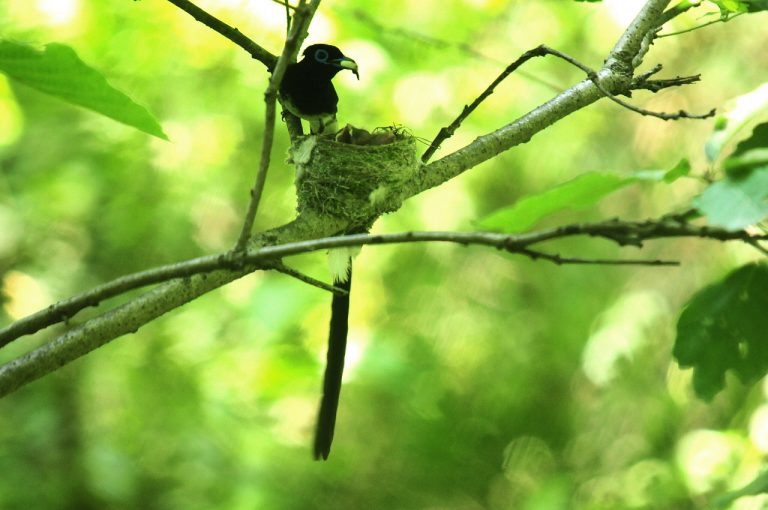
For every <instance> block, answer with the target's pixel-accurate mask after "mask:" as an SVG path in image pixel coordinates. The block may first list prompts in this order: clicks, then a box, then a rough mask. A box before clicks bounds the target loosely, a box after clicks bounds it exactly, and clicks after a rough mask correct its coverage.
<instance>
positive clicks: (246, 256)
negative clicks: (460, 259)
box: [0, 218, 768, 346]
mask: <svg viewBox="0 0 768 510" xmlns="http://www.w3.org/2000/svg"><path fill="white" fill-rule="evenodd" d="M583 235H586V236H591V237H599V238H603V239H608V240H611V241H613V242H615V243H617V244H618V245H620V246H628V245H631V246H641V245H642V243H643V241H647V240H651V239H660V238H675V237H699V238H704V239H714V240H719V241H742V242H745V243H748V244H750V245H754V243H757V242H759V241H768V234H759V235H755V234H750V233H749V232H746V231H743V230H739V231H730V230H725V229H721V228H717V227H709V226H695V225H690V224H688V223H685V222H682V221H677V220H675V219H668V218H662V219H661V220H648V221H642V222H625V221H618V220H611V221H606V222H599V223H584V224H574V225H566V226H562V227H558V228H555V229H548V230H541V231H536V232H529V233H525V234H501V233H498V232H430V231H425V232H401V233H395V234H377V235H371V234H353V235H346V236H334V237H325V238H321V239H312V240H308V241H299V242H293V243H286V244H282V245H276V246H265V247H262V248H258V249H255V250H249V251H246V252H243V253H241V254H240V258H239V259H238V260H237V262H238V264H235V263H234V262H233V260H232V258H231V257H230V253H223V254H218V255H208V256H205V257H199V258H195V259H190V260H187V261H184V262H178V263H175V264H170V265H167V266H160V267H157V268H153V269H150V270H147V271H141V272H139V273H134V274H132V275H127V276H124V277H121V278H118V279H117V280H114V281H112V282H109V283H106V284H104V285H100V286H99V287H96V288H94V289H92V290H90V291H88V292H85V293H83V294H81V295H79V296H75V297H72V298H70V299H67V300H65V301H61V302H59V303H57V304H55V305H52V306H50V307H48V308H46V309H44V310H41V311H39V312H37V313H35V314H33V315H30V316H28V317H25V318H23V319H20V320H18V321H16V322H14V323H13V324H11V325H9V326H7V327H6V328H5V329H3V330H0V346H4V345H7V344H8V343H10V342H12V341H13V340H15V339H16V338H19V337H21V336H23V335H27V334H31V333H34V332H36V331H39V330H41V329H43V328H46V327H48V326H50V325H53V324H56V323H59V322H62V321H64V320H66V319H67V318H69V317H72V316H73V315H74V314H76V313H77V312H79V311H80V310H82V309H84V308H87V307H89V306H95V305H97V304H98V303H100V302H101V301H103V300H105V299H108V298H111V297H114V296H117V295H119V294H123V293H125V292H128V291H130V290H133V289H137V288H139V287H143V286H146V285H150V284H154V283H160V282H164V281H168V280H172V279H177V278H183V277H189V276H192V275H195V274H200V273H210V272H212V271H217V270H225V271H226V270H229V271H234V272H237V273H244V272H245V273H247V272H250V271H254V270H257V269H264V268H266V267H274V265H275V261H276V260H280V259H282V258H283V257H287V256H290V255H298V254H301V253H308V252H313V251H318V250H327V249H329V248H341V247H353V246H362V245H378V244H400V243H414V242H448V243H457V244H462V245H471V244H475V245H481V246H490V247H493V248H497V249H500V250H504V251H507V252H509V253H519V254H522V255H528V254H527V253H526V250H531V248H530V247H531V246H533V245H535V244H539V243H543V242H547V241H551V240H555V239H562V238H566V237H573V236H583ZM538 256H539V257H541V255H538ZM635 262H637V261H635ZM635 262H628V263H635ZM637 263H641V262H637Z"/></svg>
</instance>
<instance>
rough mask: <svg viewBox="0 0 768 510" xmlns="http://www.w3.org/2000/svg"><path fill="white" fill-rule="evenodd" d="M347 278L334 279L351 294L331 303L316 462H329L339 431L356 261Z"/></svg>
mask: <svg viewBox="0 0 768 510" xmlns="http://www.w3.org/2000/svg"><path fill="white" fill-rule="evenodd" d="M347 264H348V265H347V274H346V275H343V276H346V278H343V276H342V277H339V278H334V282H333V283H334V285H336V286H337V287H339V288H341V289H344V290H346V291H347V294H346V295H344V296H342V295H339V294H334V295H333V301H332V302H331V327H330V331H329V333H328V357H327V362H326V365H325V377H324V379H323V397H322V400H321V401H320V412H319V413H318V416H317V428H316V429H315V459H316V460H320V459H321V458H322V459H323V460H326V459H327V458H328V454H329V453H330V452H331V442H332V441H333V431H334V428H335V427H336V411H337V409H338V407H339V394H340V393H341V376H342V374H343V372H344V355H345V353H346V350H347V330H348V325H347V321H348V319H349V291H350V289H351V287H352V260H351V259H348V263H347Z"/></svg>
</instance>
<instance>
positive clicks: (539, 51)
mask: <svg viewBox="0 0 768 510" xmlns="http://www.w3.org/2000/svg"><path fill="white" fill-rule="evenodd" d="M546 54H547V51H546V47H545V46H544V45H541V46H538V47H536V48H534V49H532V50H528V51H526V52H525V53H523V54H522V55H521V56H520V57H519V58H518V59H517V60H515V61H514V62H512V63H511V64H509V65H508V66H507V67H506V69H504V71H502V72H501V74H499V75H498V76H497V77H496V79H495V80H493V81H492V82H491V84H490V85H488V87H487V88H486V89H485V90H484V91H483V93H482V94H480V95H479V96H477V97H476V98H475V100H474V101H472V103H471V104H470V105H469V106H465V107H464V109H463V110H462V111H461V113H460V114H459V116H458V117H456V118H455V119H454V120H453V122H451V123H450V124H449V125H448V126H447V127H444V128H441V129H440V131H439V132H438V133H437V136H435V139H434V140H432V143H431V144H429V147H428V148H427V150H426V151H425V152H424V154H423V155H422V156H421V162H422V163H426V162H427V161H429V159H430V158H431V157H432V156H433V155H434V154H435V152H436V151H437V149H438V148H439V147H440V144H442V143H443V142H444V141H445V140H447V139H448V138H450V137H451V136H453V133H455V132H456V130H457V129H458V128H459V126H461V123H462V122H464V120H465V119H466V118H467V117H469V115H470V114H471V113H472V112H473V111H475V109H476V108H477V107H478V106H480V103H482V102H483V101H485V99H486V98H488V96H490V95H491V94H493V90H494V89H495V88H496V86H497V85H499V84H500V83H501V82H502V81H504V79H506V77H507V76H509V75H510V74H512V73H513V72H515V69H517V68H518V67H520V66H521V65H523V64H524V63H526V62H527V61H529V60H531V59H532V58H536V57H543V56H544V55H546Z"/></svg>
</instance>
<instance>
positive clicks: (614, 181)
mask: <svg viewBox="0 0 768 510" xmlns="http://www.w3.org/2000/svg"><path fill="white" fill-rule="evenodd" d="M667 173H668V172H658V171H647V172H638V173H636V174H634V175H631V176H621V175H617V174H612V173H605V172H589V173H585V174H582V175H579V176H578V177H576V178H574V179H571V180H570V181H568V182H565V183H563V184H561V185H559V186H556V187H554V188H550V189H548V190H546V191H544V192H542V193H539V194H536V195H530V196H527V197H525V198H523V199H521V200H519V201H518V202H517V203H515V204H514V205H511V206H509V207H505V208H503V209H499V210H497V211H494V212H493V213H491V214H489V215H488V216H486V217H484V218H482V219H480V220H478V222H477V223H478V225H479V226H480V227H481V228H484V229H487V230H496V231H499V232H520V231H523V230H526V229H528V228H530V227H531V226H532V225H533V224H534V223H536V222H537V221H539V220H540V219H541V218H543V217H545V216H547V215H549V214H552V213H555V212H558V211H561V210H564V209H575V210H578V209H584V208H587V207H589V206H592V205H594V204H595V203H597V202H598V201H599V200H600V199H602V198H603V197H604V196H606V195H608V194H609V193H612V192H614V191H616V190H618V189H621V188H623V187H625V186H628V185H629V184H633V183H635V182H637V181H641V180H651V181H660V180H662V179H664V176H665V175H666V174H667Z"/></svg>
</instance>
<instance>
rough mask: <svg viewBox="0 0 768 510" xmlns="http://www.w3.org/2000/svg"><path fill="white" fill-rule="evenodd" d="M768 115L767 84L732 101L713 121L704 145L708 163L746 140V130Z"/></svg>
mask: <svg viewBox="0 0 768 510" xmlns="http://www.w3.org/2000/svg"><path fill="white" fill-rule="evenodd" d="M766 113H768V83H764V84H763V85H761V86H760V87H758V88H756V89H755V90H753V91H751V92H748V93H746V94H744V95H741V96H739V97H737V98H735V99H733V101H732V104H731V105H729V106H728V108H727V110H726V111H725V113H724V114H723V115H720V116H719V117H718V118H717V119H716V120H715V129H714V131H713V132H712V135H711V136H710V137H709V140H707V143H706V144H705V145H704V153H705V154H706V156H707V159H708V160H709V161H715V160H717V159H719V158H720V157H722V156H723V155H724V153H725V151H726V149H729V148H730V147H733V144H734V143H736V142H738V141H739V140H742V139H744V138H748V137H749V135H748V134H747V133H746V129H747V128H748V126H749V125H751V124H752V123H753V122H755V119H756V118H758V117H760V116H762V115H764V114H766Z"/></svg>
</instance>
